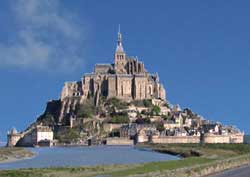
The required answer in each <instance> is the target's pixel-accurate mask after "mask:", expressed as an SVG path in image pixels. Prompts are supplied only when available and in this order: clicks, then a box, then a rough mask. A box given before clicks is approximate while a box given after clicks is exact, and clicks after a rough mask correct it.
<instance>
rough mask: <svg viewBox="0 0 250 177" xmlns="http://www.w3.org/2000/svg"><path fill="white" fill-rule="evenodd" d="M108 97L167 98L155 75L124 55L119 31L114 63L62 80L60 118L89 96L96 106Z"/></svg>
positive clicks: (136, 60)
mask: <svg viewBox="0 0 250 177" xmlns="http://www.w3.org/2000/svg"><path fill="white" fill-rule="evenodd" d="M111 97H116V98H119V99H121V100H125V101H132V100H143V99H153V98H157V99H161V100H165V99H166V95H165V89H164V87H163V85H162V84H161V83H160V82H159V77H158V75H157V74H151V73H148V72H147V71H146V69H145V68H144V63H143V62H141V61H138V59H137V58H135V57H129V56H127V55H126V53H125V52H124V50H123V46H122V35H121V33H120V32H119V33H118V40H117V47H116V51H115V54H114V63H113V64H96V65H95V68H94V72H93V73H87V74H85V75H84V76H83V77H82V79H81V81H74V82H66V83H65V85H64V87H63V89H62V92H61V98H60V99H61V103H62V105H61V114H60V117H59V121H61V120H62V119H63V117H65V116H66V115H67V114H69V113H70V112H72V111H73V112H74V110H75V109H76V107H77V105H78V104H81V103H83V102H84V101H85V100H86V99H88V98H93V99H94V102H95V105H98V103H99V100H100V98H111Z"/></svg>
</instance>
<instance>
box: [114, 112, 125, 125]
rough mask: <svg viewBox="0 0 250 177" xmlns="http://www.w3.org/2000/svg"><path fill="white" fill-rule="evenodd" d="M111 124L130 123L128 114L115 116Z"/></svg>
mask: <svg viewBox="0 0 250 177" xmlns="http://www.w3.org/2000/svg"><path fill="white" fill-rule="evenodd" d="M110 123H114V124H125V123H129V118H128V114H127V113H120V114H116V115H113V116H112V118H111V120H110Z"/></svg>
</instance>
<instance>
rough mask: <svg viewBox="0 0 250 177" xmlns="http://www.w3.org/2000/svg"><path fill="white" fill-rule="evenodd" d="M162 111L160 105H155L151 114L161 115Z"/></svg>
mask: <svg viewBox="0 0 250 177" xmlns="http://www.w3.org/2000/svg"><path fill="white" fill-rule="evenodd" d="M160 112H161V108H160V107H159V106H153V108H152V110H151V115H159V114H160Z"/></svg>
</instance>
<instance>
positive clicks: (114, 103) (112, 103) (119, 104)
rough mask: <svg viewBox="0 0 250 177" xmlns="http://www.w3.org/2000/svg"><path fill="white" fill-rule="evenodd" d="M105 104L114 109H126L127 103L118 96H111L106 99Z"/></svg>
mask: <svg viewBox="0 0 250 177" xmlns="http://www.w3.org/2000/svg"><path fill="white" fill-rule="evenodd" d="M106 106H108V107H110V108H114V109H127V108H128V103H127V102H124V101H121V100H120V99H118V98H115V97H113V98H110V99H108V101H107V103H106Z"/></svg>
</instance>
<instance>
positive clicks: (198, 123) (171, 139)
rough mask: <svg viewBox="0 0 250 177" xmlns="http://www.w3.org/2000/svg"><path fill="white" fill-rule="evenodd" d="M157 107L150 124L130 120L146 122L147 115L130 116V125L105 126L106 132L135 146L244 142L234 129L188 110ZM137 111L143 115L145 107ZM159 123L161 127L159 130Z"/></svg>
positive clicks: (239, 132)
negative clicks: (144, 144) (158, 110)
mask: <svg viewBox="0 0 250 177" xmlns="http://www.w3.org/2000/svg"><path fill="white" fill-rule="evenodd" d="M159 107H160V108H161V112H160V113H159V115H155V116H153V115H151V116H150V120H151V122H150V123H138V122H137V121H133V120H135V119H137V120H138V119H145V118H146V117H148V115H143V114H142V115H140V118H138V116H135V117H133V116H132V115H130V119H131V123H129V124H125V125H124V124H119V125H117V124H116V125H115V126H113V125H112V124H111V125H109V126H108V125H106V127H108V129H109V131H117V132H119V133H116V135H117V137H120V138H123V140H124V138H125V139H127V140H128V142H129V140H131V139H132V140H133V141H134V142H135V143H145V142H150V143H243V139H244V134H243V133H242V132H241V131H240V130H238V129H237V128H235V127H232V126H224V125H222V124H220V123H217V122H213V121H209V120H206V119H204V118H203V117H201V116H200V115H197V114H195V113H193V112H192V111H191V110H189V109H184V110H181V108H180V107H179V106H178V105H177V106H174V107H172V108H168V107H166V106H159ZM136 109H137V110H144V112H145V108H142V107H137V108H136ZM146 109H149V108H146ZM142 112H143V111H142ZM159 124H161V126H162V128H161V129H160V130H159V128H158V126H159ZM117 137H115V138H116V139H117Z"/></svg>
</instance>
